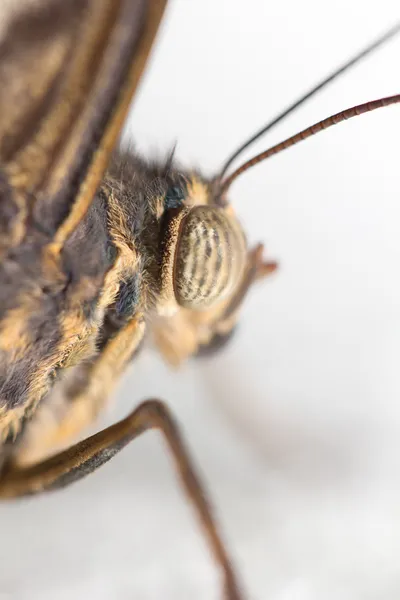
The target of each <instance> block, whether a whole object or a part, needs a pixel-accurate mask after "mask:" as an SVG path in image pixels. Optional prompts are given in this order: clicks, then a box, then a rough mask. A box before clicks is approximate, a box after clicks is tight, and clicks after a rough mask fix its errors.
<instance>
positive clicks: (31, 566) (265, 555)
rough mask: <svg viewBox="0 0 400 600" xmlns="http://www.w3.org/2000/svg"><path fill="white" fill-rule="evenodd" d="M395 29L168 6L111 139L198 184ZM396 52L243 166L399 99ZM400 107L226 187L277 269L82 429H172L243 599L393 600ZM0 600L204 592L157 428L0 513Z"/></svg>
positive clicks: (276, 8) (399, 581)
mask: <svg viewBox="0 0 400 600" xmlns="http://www.w3.org/2000/svg"><path fill="white" fill-rule="evenodd" d="M398 17H399V10H398V2H396V1H394V0H393V1H380V2H379V3H365V2H363V1H362V0H353V1H352V2H351V3H349V2H348V0H336V2H335V3H334V4H331V5H329V6H328V5H327V4H326V3H321V2H319V1H318V0H303V1H302V2H301V3H297V2H294V1H293V0H280V2H265V1H264V0H246V2H243V1H242V0H240V1H239V0H236V1H233V0H171V1H170V6H169V9H168V12H167V15H166V18H165V20H164V23H163V27H162V30H161V32H160V35H159V37H158V43H157V46H156V48H155V50H154V53H153V56H152V61H151V64H150V66H149V68H148V69H147V72H146V76H145V78H144V80H143V83H142V86H141V89H140V93H139V95H138V96H137V99H136V101H135V105H134V107H133V110H132V114H131V118H130V120H129V123H128V126H127V129H126V135H127V136H128V137H129V138H130V139H132V140H134V142H135V144H136V147H137V149H138V150H139V151H141V152H142V153H144V154H145V155H146V156H150V155H152V154H153V155H154V154H156V155H160V156H163V155H164V154H165V153H166V152H167V151H168V150H169V149H170V148H171V147H172V146H173V144H174V143H175V142H177V150H176V153H177V157H178V158H179V159H180V160H181V161H182V162H183V163H184V164H186V165H188V166H191V165H194V166H197V167H200V168H201V169H203V171H204V172H205V173H206V174H210V175H212V174H213V173H215V172H216V170H217V169H218V168H219V167H220V166H221V164H222V162H223V161H224V160H225V159H226V157H227V155H228V154H230V153H231V151H232V150H234V149H235V147H236V146H237V145H238V144H239V143H241V142H242V141H243V140H244V139H245V138H246V137H247V136H249V135H250V134H252V133H253V132H254V131H255V130H257V129H258V128H259V127H260V126H261V125H262V124H263V123H264V122H266V121H268V120H269V119H270V118H271V117H272V116H274V115H275V114H276V113H277V112H279V111H281V110H282V109H283V108H284V107H285V106H286V105H288V104H289V103H290V102H292V101H293V100H294V99H295V98H296V97H297V96H298V95H300V94H301V93H303V92H305V91H306V90H307V89H308V88H309V87H310V86H311V85H312V84H314V83H316V82H318V81H319V80H320V79H321V78H322V77H323V76H325V75H326V74H327V73H328V72H329V71H330V70H331V69H333V68H334V67H336V66H337V65H338V64H340V63H341V62H342V61H344V60H346V59H347V58H349V56H351V55H352V54H353V53H354V52H355V51H357V50H358V49H360V48H361V47H363V46H364V45H365V44H366V43H367V42H369V41H371V40H372V39H373V38H375V37H376V36H377V35H378V34H380V33H381V32H383V31H384V30H385V29H386V28H388V27H390V26H391V25H392V24H393V23H394V22H395V21H396V19H397V18H398ZM399 58H400V39H399V40H397V41H394V42H391V43H390V44H388V45H387V46H386V47H385V48H384V49H383V50H380V51H378V52H377V53H376V54H375V55H374V56H373V57H372V58H369V59H367V60H366V61H364V62H362V63H361V64H360V65H358V66H357V67H356V68H354V69H353V70H352V71H351V72H349V73H348V74H346V75H344V76H343V77H342V78H341V79H340V80H339V81H338V82H336V83H334V84H333V85H331V86H329V87H328V88H327V89H326V90H324V91H323V92H322V93H320V94H319V95H318V96H317V97H316V98H315V99H313V100H311V101H310V102H308V104H307V105H306V106H305V107H303V108H301V109H300V110H298V111H297V112H296V113H295V114H293V115H292V116H291V117H290V118H288V119H287V120H286V121H285V122H284V123H283V124H282V125H281V126H279V127H277V128H276V130H274V131H273V132H271V135H269V136H268V137H267V138H266V139H263V140H262V141H261V142H259V143H258V144H256V146H255V147H253V148H251V150H250V153H249V154H247V155H246V156H249V155H250V154H253V153H254V152H255V151H258V150H261V149H264V148H266V147H268V146H269V145H271V144H272V143H274V142H277V141H280V140H281V139H283V138H285V137H286V136H288V135H291V134H293V133H295V132H296V131H298V130H300V129H302V128H304V127H305V126H307V125H310V124H312V123H313V122H315V121H318V120H319V119H321V118H324V117H326V116H328V115H330V114H332V113H335V112H338V111H339V110H341V109H344V108H347V107H349V106H352V105H353V104H358V103H361V102H365V101H367V100H372V99H375V98H379V97H381V96H385V95H390V94H394V93H398V92H399V91H400V77H399V73H400V71H399ZM399 128H400V108H399V107H398V106H397V107H396V106H395V107H392V108H386V109H382V110H381V111H377V112H375V113H373V114H370V115H366V116H362V117H359V118H357V119H354V120H352V121H350V122H348V123H344V124H342V125H339V126H337V127H335V128H333V129H330V130H329V131H327V132H325V133H322V134H321V135H319V136H317V137H315V138H314V139H311V140H308V141H307V142H304V143H303V144H300V145H298V146H297V147H295V148H292V149H290V150H288V151H286V152H284V153H282V154H280V155H279V156H277V157H274V158H272V159H271V160H269V161H267V162H265V163H263V164H262V165H261V166H259V167H257V168H255V169H253V170H251V171H249V172H248V173H247V174H246V175H243V177H241V178H240V179H239V180H238V181H237V183H236V184H235V185H234V186H233V187H232V189H231V201H232V202H233V203H234V206H235V209H236V210H237V212H238V214H239V215H240V218H241V219H242V221H243V223H244V225H245V228H246V231H247V232H248V235H249V238H250V240H251V241H252V242H257V241H264V242H265V243H266V244H267V249H268V254H269V257H271V258H276V259H277V260H278V261H279V263H280V270H279V272H278V273H277V274H276V275H275V276H274V277H273V278H272V277H271V279H270V280H268V281H267V282H265V284H263V285H259V286H258V288H256V289H254V291H253V293H252V294H251V297H250V298H249V300H248V302H247V304H246V306H245V309H244V311H243V315H242V321H241V326H240V328H239V330H238V333H237V335H236V336H235V338H234V341H233V342H232V344H231V345H230V346H229V347H227V348H226V349H225V350H224V352H223V353H222V354H221V355H219V356H218V357H216V358H213V359H212V360H209V361H205V360H202V361H192V362H190V363H189V364H187V365H186V366H185V367H184V368H183V369H182V370H181V371H179V372H177V373H174V372H170V371H168V369H167V368H166V367H165V366H164V365H163V363H162V362H161V360H160V359H159V358H158V356H157V355H156V354H155V353H154V351H152V350H151V349H146V350H145V351H144V352H143V353H142V355H141V356H140V358H139V359H138V360H137V361H136V362H135V363H134V364H133V365H132V366H131V368H130V369H129V371H128V372H127V374H126V376H125V378H124V380H123V381H122V383H121V386H120V388H119V390H118V392H117V393H116V394H115V402H114V404H113V406H112V407H111V408H110V410H109V412H108V414H106V415H105V416H104V418H103V419H102V421H101V422H100V423H99V424H98V428H99V427H103V426H104V425H106V424H109V423H111V422H115V421H116V420H117V419H119V418H120V417H122V416H124V415H125V414H126V413H127V412H128V411H130V410H131V409H132V408H133V407H134V406H136V405H137V404H138V403H139V402H140V401H141V400H143V399H145V398H146V397H149V396H159V397H162V398H164V399H165V400H166V401H167V402H168V404H169V405H170V406H171V408H172V409H173V411H174V413H175V415H176V417H177V419H178V420H179V422H180V424H181V427H182V431H183V432H184V435H185V437H186V440H187V442H188V444H189V447H190V449H191V452H192V454H193V456H194V458H195V460H196V463H197V465H198V467H199V469H200V472H201V473H202V476H203V479H204V481H205V483H206V486H207V489H208V491H209V494H210V496H211V498H212V501H213V503H214V505H215V508H216V511H217V514H218V517H219V521H220V523H221V526H222V527H223V530H224V535H225V538H226V540H227V542H228V544H229V547H230V549H231V552H232V554H233V556H234V558H235V562H236V564H237V567H238V570H239V572H240V576H241V579H242V581H243V588H244V590H245V591H246V593H247V596H246V598H249V599H252V600H317V599H320V598H324V599H325V600H331V599H337V598H340V599H341V600H347V599H350V598H351V600H358V599H360V600H361V599H362V600H375V599H376V600H377V599H378V598H379V599H382V598H385V599H387V600H391V599H397V598H399V596H400V569H399V554H400V441H399V438H400V376H399V366H398V365H399V359H400V310H399V306H400V272H399V260H400V236H399V229H400V204H399V188H400V169H399V147H398V146H399V142H398V140H399ZM0 523H1V525H0V565H1V566H0V599H1V600H8V599H13V600H14V599H16V600H36V599H40V600H50V599H52V600H64V599H65V600H67V599H68V600H69V599H70V598H74V599H76V600H81V599H82V600H83V599H84V598H85V599H87V598H90V599H91V598H95V599H96V600H111V599H112V600H117V599H121V600H122V599H124V600H125V599H131V598H132V599H135V600H136V599H139V600H142V599H143V600H147V599H149V600H153V599H157V600H159V599H163V600H187V598H191V600H202V599H205V598H207V600H214V599H215V600H217V599H220V598H221V592H220V586H219V580H218V576H217V572H216V569H215V566H214V564H213V562H212V560H211V558H210V556H209V554H208V549H207V547H206V545H205V542H204V539H203V537H202V535H201V532H200V530H199V528H198V526H197V522H196V520H195V519H194V518H193V514H192V512H191V509H190V508H189V506H188V505H187V503H186V500H185V498H184V497H183V495H182V493H181V490H180V488H179V484H178V482H177V480H176V477H175V473H174V469H173V465H172V462H171V461H170V459H169V456H168V455H167V453H166V452H165V447H164V444H163V442H162V440H161V438H160V436H159V434H157V433H148V434H146V435H145V436H143V437H142V438H140V439H139V440H137V441H136V442H135V443H133V444H131V445H130V446H129V447H128V448H126V449H125V450H124V451H123V452H122V453H121V454H120V455H118V456H117V457H116V458H114V459H113V460H112V461H111V462H110V463H108V464H107V465H105V466H104V467H103V468H102V469H100V470H99V471H98V472H96V473H95V474H94V475H92V476H91V477H89V478H87V479H86V480H84V481H83V482H81V483H78V484H76V485H74V486H72V487H71V488H69V489H66V490H64V491H62V492H59V493H55V494H52V495H48V496H45V497H43V498H38V499H32V500H27V501H24V502H18V503H15V504H9V505H2V506H1V507H0Z"/></svg>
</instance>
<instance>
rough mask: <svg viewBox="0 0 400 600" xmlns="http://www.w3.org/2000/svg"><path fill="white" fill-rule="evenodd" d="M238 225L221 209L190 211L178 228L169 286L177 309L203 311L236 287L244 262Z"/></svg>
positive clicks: (244, 250)
mask: <svg viewBox="0 0 400 600" xmlns="http://www.w3.org/2000/svg"><path fill="white" fill-rule="evenodd" d="M246 251H247V250H246V240H245V237H244V234H243V231H242V229H241V227H240V225H239V223H238V221H237V220H236V219H234V218H232V217H229V216H228V215H227V214H226V213H225V211H224V210H223V209H220V208H215V207H210V206H197V207H194V208H193V209H192V210H190V212H189V213H188V214H187V215H186V216H185V217H184V219H183V220H182V222H181V224H180V232H179V239H178V243H177V247H176V250H175V261H174V273H173V284H174V292H175V298H176V300H177V302H178V304H179V305H180V306H183V307H185V308H191V309H198V310H201V309H206V308H209V307H210V306H212V305H213V304H215V303H216V302H217V301H219V300H223V299H224V298H226V297H227V296H228V295H229V294H230V293H231V292H232V291H233V290H234V288H235V287H236V286H237V285H238V283H239V281H240V279H241V277H242V275H243V271H244V267H245V260H246Z"/></svg>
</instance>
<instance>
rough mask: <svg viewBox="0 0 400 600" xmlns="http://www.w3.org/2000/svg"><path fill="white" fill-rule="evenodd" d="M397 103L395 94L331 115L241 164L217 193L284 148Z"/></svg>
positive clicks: (397, 97)
mask: <svg viewBox="0 0 400 600" xmlns="http://www.w3.org/2000/svg"><path fill="white" fill-rule="evenodd" d="M398 102H400V94H396V95H395V96H388V97H387V98H380V99H379V100H373V101H372V102H365V103H364V104H358V105H357V106H353V107H352V108H347V109H346V110H343V111H341V112H339V113H336V114H335V115H332V116H331V117H328V118H327V119H323V120H322V121H319V122H318V123H315V124H314V125H311V127H307V129H303V131H300V133H296V135H293V136H292V137H290V138H287V139H286V140H284V141H283V142H280V143H279V144H276V145H275V146H272V147H271V148H268V150H265V151H264V152H261V153H260V154H257V155H256V156H254V157H253V158H250V160H247V161H246V162H245V163H243V164H242V165H241V166H240V167H238V168H237V169H236V170H235V171H234V172H233V173H232V175H229V177H227V178H226V179H224V180H223V181H222V182H220V184H219V191H220V194H221V196H222V195H223V194H224V192H226V191H227V189H228V188H229V187H230V185H231V184H232V182H233V181H234V180H235V179H237V177H239V175H241V174H242V173H244V171H247V169H250V168H251V167H254V165H257V164H258V163H260V162H261V161H263V160H265V159H267V158H270V157H271V156H273V155H274V154H279V152H282V150H286V148H290V147H291V146H294V145H295V144H298V142H301V141H303V140H306V139H307V138H309V137H311V136H312V135H315V134H316V133H319V132H320V131H322V130H323V129H328V127H331V126H332V125H337V124H338V123H341V122H342V121H346V120H347V119H351V118H353V117H357V116H358V115H362V114H364V113H367V112H371V111H372V110H376V109H378V108H383V107H384V106H390V105H391V104H397V103H398Z"/></svg>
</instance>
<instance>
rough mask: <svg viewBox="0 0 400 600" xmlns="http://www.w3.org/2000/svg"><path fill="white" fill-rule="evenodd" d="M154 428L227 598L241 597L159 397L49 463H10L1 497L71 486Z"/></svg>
mask: <svg viewBox="0 0 400 600" xmlns="http://www.w3.org/2000/svg"><path fill="white" fill-rule="evenodd" d="M154 428H157V429H159V430H160V431H161V432H162V433H163V434H164V437H165V440H166V442H167V444H168V447H169V449H170V450H171V452H172V454H173V457H174V459H175V462H176V465H177V469H178V473H179V476H180V478H181V481H182V484H183V487H184V489H185V492H186V493H187V495H188V496H189V498H190V500H191V502H192V504H193V506H194V508H195V510H196V511H197V513H198V516H199V518H200V521H201V524H202V526H203V529H204V531H205V534H206V536H207V538H208V541H209V544H210V547H211V550H212V552H213V554H214V556H215V558H216V560H217V562H218V564H219V565H220V567H221V570H222V574H223V577H224V584H225V597H226V599H227V600H239V599H240V593H239V587H238V585H237V582H236V579H235V575H234V572H233V569H232V566H231V562H230V559H229V557H228V555H227V552H226V550H225V548H224V545H223V543H222V541H221V538H220V535H219V533H218V530H217V527H216V524H215V521H214V518H213V515H212V511H211V508H210V506H209V504H208V502H207V500H206V498H205V494H204V491H203V489H202V485H201V483H200V481H199V478H198V476H197V475H196V472H195V470H194V468H193V466H192V464H191V461H190V459H189V456H188V453H187V451H186V448H185V446H184V444H183V441H182V439H181V436H180V433H179V429H178V427H177V425H176V423H175V422H174V419H173V418H172V416H171V415H170V413H169V411H168V409H167V408H166V406H165V405H164V404H163V403H162V402H160V401H159V400H148V401H147V402H143V403H142V404H141V405H140V406H139V407H138V408H137V409H136V410H135V411H134V412H133V413H131V414H130V415H129V416H128V417H127V418H126V419H124V420H122V421H120V422H119V423H117V424H115V425H112V426H111V427H108V428H107V429H104V430H103V431H101V432H100V433H97V434H95V435H93V436H91V437H89V438H87V439H86V440H84V441H82V442H80V443H78V444H76V445H75V446H72V447H71V448H69V449H68V450H65V451H64V452H61V453H59V454H57V455H55V456H53V457H51V458H49V459H47V460H45V461H44V462H41V463H39V464H36V465H33V466H31V467H25V468H21V467H16V466H14V467H13V466H12V465H11V464H10V466H9V468H8V469H6V470H5V471H4V472H3V473H2V476H1V478H0V498H14V497H18V496H24V495H29V494H36V493H39V492H42V491H45V490H53V489H57V488H61V487H64V486H66V485H69V484H70V483H72V482H74V481H77V480H79V479H81V478H82V477H84V476H85V475H87V474H88V473H91V472H92V471H94V470H95V469H97V468H98V467H100V466H101V465H102V464H104V463H105V462H107V461H108V460H110V458H112V457H113V456H114V455H115V454H117V452H119V451H120V450H121V449H122V448H123V447H124V446H126V445H127V444H128V443H129V442H130V441H131V440H133V439H135V438H136V437H137V436H139V435H140V434H141V433H143V432H144V431H146V430H148V429H154Z"/></svg>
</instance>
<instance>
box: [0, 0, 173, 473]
mask: <svg viewBox="0 0 400 600" xmlns="http://www.w3.org/2000/svg"><path fill="white" fill-rule="evenodd" d="M165 4H166V0H18V1H16V0H0V468H1V462H2V457H3V460H4V449H3V450H2V448H1V445H2V440H4V439H6V438H10V439H11V440H12V439H13V436H15V435H16V434H17V433H18V432H21V431H22V428H23V426H24V423H26V421H27V420H28V419H29V418H30V417H31V416H32V414H33V412H34V411H35V410H36V407H37V406H38V403H39V402H40V401H41V399H42V398H43V397H44V395H45V394H46V393H47V391H48V390H49V389H50V388H51V386H52V385H53V381H54V378H55V377H56V374H57V373H58V372H59V370H60V369H62V368H63V367H64V366H65V365H66V364H69V363H68V361H69V360H70V357H71V356H72V354H73V353H74V356H78V355H80V353H82V354H83V355H85V356H86V354H87V352H89V350H90V349H91V344H92V343H93V340H94V339H95V336H96V331H97V329H96V328H98V326H99V323H100V322H101V314H100V313H101V311H99V310H97V303H98V299H99V293H100V290H101V289H102V285H103V282H104V277H105V275H106V273H107V272H108V269H109V268H110V265H111V263H110V259H109V257H108V254H107V252H106V250H105V249H106V246H107V232H106V231H105V229H106V223H107V218H106V216H105V215H103V214H102V210H103V209H102V204H101V202H100V201H99V198H98V197H96V198H95V199H94V197H95V194H96V190H97V188H98V185H99V183H100V180H101V178H102V176H103V172H104V170H105V168H106V166H107V162H108V158H109V155H110V153H111V151H112V149H113V146H114V144H115V142H116V140H117V137H118V135H119V132H120V129H121V126H122V124H123V121H124V117H125V114H126V112H127V110H128V108H129V104H130V100H131V98H132V95H133V93H134V91H135V89H136V87H137V84H138V81H139V78H140V75H141V73H142V71H143V68H144V66H145V63H146V59H147V56H148V53H149V51H150V48H151V45H152V42H153V39H154V36H155V33H156V31H157V28H158V25H159V22H160V20H161V17H162V13H163V10H164V7H165ZM93 199H94V201H93ZM89 208H90V213H88V218H87V219H83V217H84V216H85V215H86V213H87V211H88V209H89ZM96 211H97V212H96ZM92 213H93V214H92ZM93 215H94V216H95V217H96V215H97V217H96V219H97V221H96V220H95V221H94V220H93V218H94V217H93ZM92 217H93V218H92ZM96 223H97V225H98V227H97V229H96V227H95V224H96ZM61 250H62V252H61Z"/></svg>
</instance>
